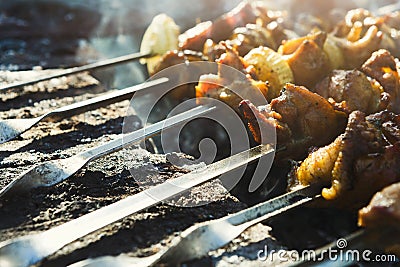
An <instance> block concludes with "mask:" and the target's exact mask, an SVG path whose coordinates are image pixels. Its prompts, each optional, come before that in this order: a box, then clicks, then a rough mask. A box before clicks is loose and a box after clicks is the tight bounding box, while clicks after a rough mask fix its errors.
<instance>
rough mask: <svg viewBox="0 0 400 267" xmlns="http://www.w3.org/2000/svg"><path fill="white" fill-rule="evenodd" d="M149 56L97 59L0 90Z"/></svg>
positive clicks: (0, 89)
mask: <svg viewBox="0 0 400 267" xmlns="http://www.w3.org/2000/svg"><path fill="white" fill-rule="evenodd" d="M151 56H153V55H152V54H151V53H147V54H143V53H133V54H129V55H124V56H120V57H116V58H110V59H105V60H101V61H98V62H95V63H91V64H87V65H83V66H80V67H73V68H68V69H64V70H60V72H58V73H54V74H51V75H46V76H41V77H38V78H35V79H32V80H29V81H23V82H15V83H11V84H7V85H3V86H0V92H1V91H6V90H9V89H13V88H18V87H22V86H26V85H31V84H35V83H38V82H42V81H46V80H51V79H54V78H59V77H62V76H66V75H72V74H76V73H80V72H84V71H89V70H94V69H100V68H105V67H110V66H114V65H118V64H122V63H127V62H130V61H134V60H138V59H141V58H147V57H151Z"/></svg>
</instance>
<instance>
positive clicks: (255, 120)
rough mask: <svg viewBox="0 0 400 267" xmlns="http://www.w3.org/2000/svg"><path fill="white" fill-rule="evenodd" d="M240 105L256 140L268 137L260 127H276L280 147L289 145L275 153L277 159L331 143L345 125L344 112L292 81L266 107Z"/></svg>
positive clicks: (249, 104)
mask: <svg viewBox="0 0 400 267" xmlns="http://www.w3.org/2000/svg"><path fill="white" fill-rule="evenodd" d="M240 107H241V111H242V113H243V116H244V118H245V120H246V121H247V123H248V126H249V128H250V130H251V132H252V134H253V136H254V138H255V140H256V142H258V143H261V142H262V140H263V139H264V138H265V139H267V137H263V136H261V133H260V130H259V129H260V128H259V127H267V128H270V127H274V128H275V129H276V135H277V142H278V146H284V147H286V149H285V151H282V152H279V153H277V154H276V157H277V161H279V160H282V159H287V158H291V159H295V160H299V159H302V158H304V157H305V156H306V155H307V151H308V148H309V147H310V146H322V145H326V144H329V143H330V142H332V141H333V140H334V139H335V137H336V136H338V135H339V134H340V133H341V132H343V130H344V128H345V124H346V116H345V114H344V113H342V112H338V111H335V110H334V109H333V107H332V106H331V105H330V104H329V102H328V101H327V100H325V99H324V98H323V97H321V96H319V95H317V94H315V93H312V92H310V91H309V90H307V89H306V88H305V87H302V86H295V85H293V84H287V85H286V86H285V89H284V90H283V91H282V94H281V96H280V97H278V98H275V99H273V100H272V101H271V103H270V104H268V105H267V106H266V107H262V108H260V109H259V108H257V107H255V106H254V105H253V104H251V103H250V102H249V101H243V102H241V104H240ZM265 139H264V140H265Z"/></svg>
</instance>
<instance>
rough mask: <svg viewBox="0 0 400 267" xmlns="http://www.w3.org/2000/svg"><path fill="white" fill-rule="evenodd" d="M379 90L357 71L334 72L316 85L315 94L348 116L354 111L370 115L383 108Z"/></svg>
mask: <svg viewBox="0 0 400 267" xmlns="http://www.w3.org/2000/svg"><path fill="white" fill-rule="evenodd" d="M379 89H380V88H378V87H376V86H373V85H372V84H371V82H370V81H369V80H368V77H367V76H366V75H365V74H364V73H362V72H360V71H358V70H334V71H333V72H332V73H331V75H329V77H326V78H325V79H324V80H323V81H322V82H320V83H319V84H317V86H316V87H315V92H316V93H317V94H319V95H321V96H323V97H324V98H325V99H328V100H329V101H330V102H331V103H332V104H333V105H334V106H335V108H336V109H338V110H342V111H344V112H346V113H348V114H349V113H351V112H352V111H355V110H360V111H362V112H364V113H366V114H371V113H375V112H377V111H378V110H382V109H383V108H384V106H383V104H382V103H381V92H380V90H379Z"/></svg>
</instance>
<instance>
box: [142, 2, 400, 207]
mask: <svg viewBox="0 0 400 267" xmlns="http://www.w3.org/2000/svg"><path fill="white" fill-rule="evenodd" d="M312 18H313V19H310V20H307V21H308V22H310V21H314V22H316V23H305V24H304V25H300V26H304V27H299V23H301V22H299V21H298V20H293V17H291V16H289V15H288V14H287V12H285V11H273V10H269V9H268V7H266V6H265V4H263V3H262V2H257V1H254V2H243V3H241V4H240V5H239V6H238V7H237V8H235V9H234V10H232V11H231V12H229V13H227V14H225V15H223V16H221V17H220V18H218V19H217V20H215V21H213V22H202V23H199V24H198V25H196V26H195V27H194V28H192V29H189V30H188V31H186V32H184V33H182V34H179V30H177V26H176V25H175V24H174V23H173V22H168V23H162V25H163V27H166V28H168V29H169V30H170V29H175V30H174V37H173V38H169V39H168V40H169V41H168V42H170V43H169V44H171V43H172V45H170V47H171V50H170V51H168V52H167V53H165V54H163V55H162V56H161V57H159V58H157V60H156V61H152V62H151V63H150V64H149V62H148V69H149V74H154V73H157V72H159V71H161V70H162V69H165V68H167V67H169V66H172V65H175V64H179V63H188V62H191V61H197V60H209V61H212V62H217V63H218V65H219V66H223V65H228V66H230V67H233V68H235V69H237V70H239V71H240V72H242V73H243V74H244V75H245V77H246V79H247V80H246V81H241V82H240V83H234V84H232V83H227V79H225V77H224V75H226V74H225V73H224V70H223V68H219V69H218V72H217V73H211V74H204V75H202V76H201V77H200V78H199V83H198V84H197V85H196V86H195V87H192V86H189V85H185V87H184V88H183V89H182V88H181V89H182V90H181V91H179V92H180V93H178V94H176V95H175V97H182V95H185V94H195V95H196V97H199V98H201V97H211V98H215V99H219V100H221V101H224V102H225V103H227V104H228V105H229V106H231V107H232V108H233V109H234V110H236V111H237V112H238V113H239V114H240V115H241V116H242V118H243V120H244V122H245V123H246V124H247V125H248V128H249V130H250V132H251V134H252V136H253V138H254V141H255V142H256V143H262V142H263V140H268V138H266V137H264V136H262V133H263V132H268V131H260V129H262V128H269V129H270V128H271V127H272V128H274V129H275V131H276V137H277V148H278V152H277V153H276V156H275V159H274V166H278V167H282V168H287V170H288V171H287V173H288V175H287V177H288V190H293V189H295V188H298V187H299V186H305V185H310V184H314V183H319V184H320V183H322V184H323V185H324V187H325V188H324V189H323V190H322V192H321V193H322V196H323V198H324V199H326V200H329V201H331V203H334V204H335V205H337V206H341V207H346V208H351V209H358V208H360V207H362V206H365V205H366V204H367V203H368V201H369V200H370V199H371V197H372V196H373V194H374V193H376V192H377V191H379V190H381V189H383V188H384V187H386V186H388V185H390V184H393V183H396V182H399V181H400V169H399V168H398V166H400V115H399V114H400V78H399V68H400V65H399V61H398V59H397V57H399V56H400V50H399V48H398V47H399V44H400V43H399V40H400V13H399V12H393V13H390V14H386V15H382V16H376V15H374V14H373V12H370V11H368V10H365V9H353V10H350V11H348V12H347V13H346V14H343V16H342V19H340V20H337V16H336V20H334V19H332V20H331V21H329V20H328V21H327V20H326V19H325V20H323V19H321V18H318V17H316V16H315V15H313V16H312ZM150 28H151V26H150V27H149V29H150ZM299 28H301V31H298V30H296V29H299ZM305 30H307V31H308V33H307V34H304V35H302V34H303V32H304V31H305ZM142 44H144V46H143V47H146V46H147V47H150V46H151V38H150V39H149V38H144V40H143V43H142ZM188 50H190V51H191V53H189V54H188V52H187V51H188ZM193 51H195V52H193ZM193 55H196V56H193ZM216 84H219V85H218V86H217V85H216ZM221 84H222V85H223V86H221ZM232 86H235V87H236V88H237V87H239V88H241V89H240V90H242V92H243V94H241V96H240V97H239V96H238V95H237V94H235V93H233V92H232V90H230V88H232ZM253 91H259V92H261V93H262V94H263V95H264V97H265V103H264V104H263V105H259V104H258V106H256V105H255V104H253V103H251V102H250V101H248V100H246V95H249V94H251V93H252V92H253ZM285 179H286V177H285Z"/></svg>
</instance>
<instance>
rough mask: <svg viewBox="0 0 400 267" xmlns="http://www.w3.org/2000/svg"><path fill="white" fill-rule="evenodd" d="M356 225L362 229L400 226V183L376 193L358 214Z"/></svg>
mask: <svg viewBox="0 0 400 267" xmlns="http://www.w3.org/2000/svg"><path fill="white" fill-rule="evenodd" d="M358 215H359V217H358V224H359V225H360V226H364V227H373V228H376V227H386V226H392V227H395V228H397V229H399V226H400V183H395V184H392V185H390V186H388V187H386V188H384V189H383V190H382V191H380V192H378V193H376V194H375V195H374V197H373V198H372V200H371V202H370V203H369V205H368V206H366V207H364V208H362V209H361V210H360V211H359V212H358Z"/></svg>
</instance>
